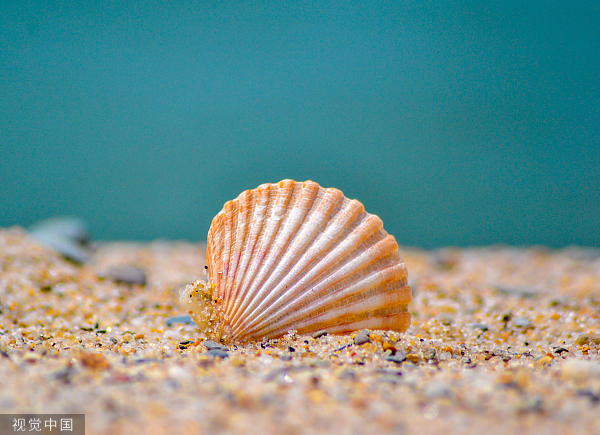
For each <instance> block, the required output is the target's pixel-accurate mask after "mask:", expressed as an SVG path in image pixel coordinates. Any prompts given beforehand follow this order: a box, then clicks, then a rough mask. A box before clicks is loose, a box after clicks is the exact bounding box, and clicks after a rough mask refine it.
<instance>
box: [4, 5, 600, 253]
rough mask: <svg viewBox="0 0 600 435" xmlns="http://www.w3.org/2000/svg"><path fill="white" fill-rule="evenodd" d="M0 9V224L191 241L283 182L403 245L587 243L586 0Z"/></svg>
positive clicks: (598, 207)
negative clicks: (245, 200) (73, 225)
mask: <svg viewBox="0 0 600 435" xmlns="http://www.w3.org/2000/svg"><path fill="white" fill-rule="evenodd" d="M0 5H1V6H0V23H1V26H0V115H1V116H0V187H1V188H0V226H2V227H6V226H11V225H16V224H18V225H22V226H29V225H30V224H32V223H33V222H35V221H37V220H40V219H43V218H47V217H51V216H56V215H76V216H80V217H82V218H84V219H85V220H86V221H87V222H88V223H89V225H90V229H91V232H92V235H93V237H94V238H96V239H104V240H113V239H126V240H134V239H135V240H151V239H156V238H167V239H179V238H182V239H189V240H204V239H205V238H206V233H207V231H208V227H209V225H210V221H211V219H212V217H213V216H214V215H215V214H216V213H217V212H218V211H219V210H220V209H221V207H222V205H223V203H224V202H225V201H227V200H229V199H232V198H234V197H235V196H237V195H238V194H239V193H240V192H241V191H243V190H245V189H250V188H254V187H256V186H257V185H259V184H261V183H265V182H276V181H279V180H280V179H283V178H293V179H296V180H306V179H311V180H314V181H317V182H318V183H320V184H321V185H322V186H325V187H337V188H339V189H341V190H343V191H344V193H345V194H346V196H348V197H350V198H356V199H358V200H360V201H361V202H363V203H364V204H365V207H366V209H367V211H369V212H370V213H374V214H378V215H379V216H381V218H382V219H383V221H384V223H385V228H386V229H387V230H388V232H390V233H392V234H394V235H395V236H396V238H397V239H398V241H399V243H401V244H404V245H414V246H422V247H425V248H433V247H438V246H446V245H457V246H466V245H484V244H494V243H507V244H519V245H522V244H527V245H528V244H545V245H549V246H555V247H559V246H565V245H570V244H579V245H591V246H600V170H599V169H598V168H599V167H600V3H598V2H597V1H589V2H586V1H577V2H574V1H562V2H561V1H528V2H523V1H513V0H503V1H485V2H479V1H472V2H471V1H453V2H444V1H435V0H432V1H401V0H400V1H399V0H395V1H367V0H364V1H346V2H341V1H339V2H336V1H329V2H327V1H323V2H316V1H294V2H285V1H273V2H268V1H265V2H252V1H233V2H227V1H218V2H196V1H174V2H162V1H145V2H139V1H138V2H130V1H127V0H124V1H118V2H116V1H114V2H108V1H96V2H75V1H52V2H50V1H48V2H36V1H28V2H19V1H10V2H9V1H5V0H2V1H1V3H0Z"/></svg>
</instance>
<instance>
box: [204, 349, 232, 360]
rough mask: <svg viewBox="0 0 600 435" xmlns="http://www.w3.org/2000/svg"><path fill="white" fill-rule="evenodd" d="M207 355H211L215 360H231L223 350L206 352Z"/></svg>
mask: <svg viewBox="0 0 600 435" xmlns="http://www.w3.org/2000/svg"><path fill="white" fill-rule="evenodd" d="M206 355H210V356H212V357H213V358H229V354H228V353H227V352H226V351H224V350H221V349H211V350H209V351H208V352H206Z"/></svg>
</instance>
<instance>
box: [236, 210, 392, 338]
mask: <svg viewBox="0 0 600 435" xmlns="http://www.w3.org/2000/svg"><path fill="white" fill-rule="evenodd" d="M361 216H362V219H360V218H361ZM356 220H360V221H361V222H366V225H359V226H357V227H356V228H355V229H354V231H352V232H351V233H350V234H349V235H347V236H346V237H345V238H344V240H343V242H342V243H340V244H339V245H337V246H336V247H334V249H333V250H331V251H330V252H329V253H328V254H327V255H326V256H325V258H323V259H322V260H321V261H320V262H319V264H317V265H316V267H315V268H314V269H313V270H311V271H310V272H308V273H306V274H305V275H304V276H303V277H302V278H301V279H300V280H299V281H298V282H297V283H296V284H294V285H293V286H292V287H290V288H289V289H288V291H287V292H286V293H285V294H283V295H282V296H280V298H279V299H278V300H277V301H276V302H275V303H274V304H273V305H272V306H271V307H270V308H269V309H268V310H266V311H265V312H264V313H261V319H260V320H261V321H264V320H263V319H264V318H266V317H267V316H268V315H269V314H271V313H272V312H273V311H274V310H276V309H277V308H278V306H280V305H281V304H282V303H284V304H285V305H284V309H290V307H291V305H292V304H293V303H294V301H295V300H296V295H297V294H299V293H302V292H303V291H304V290H306V289H309V288H310V289H311V294H312V293H314V292H315V285H314V284H313V282H315V281H319V280H321V281H322V282H324V281H325V280H326V279H328V278H330V276H331V274H329V275H327V276H323V274H326V272H327V270H329V269H330V268H331V267H332V266H333V265H334V264H342V260H343V259H344V258H345V257H348V256H350V255H354V253H355V252H356V249H357V248H358V247H359V246H360V244H361V243H363V242H364V240H365V239H367V238H368V237H370V236H371V235H372V234H374V233H376V232H377V231H378V230H379V228H380V227H381V225H382V222H381V220H380V219H379V218H378V217H377V216H374V215H370V214H368V213H366V212H361V213H360V214H359V215H358V216H357V218H356V219H355V220H354V221H356ZM390 237H392V236H390ZM348 251H350V253H348ZM361 258H362V261H363V262H366V261H368V259H369V258H371V257H365V256H363V257H361ZM359 262H360V260H357V261H356V262H354V263H352V264H351V265H350V266H348V265H347V264H346V266H345V268H344V269H338V270H337V271H334V272H332V273H333V274H337V275H336V276H339V274H340V273H345V272H346V271H347V270H351V267H352V266H353V265H355V264H359ZM346 263H348V261H346ZM343 267H344V266H342V268H343ZM330 282H331V280H330ZM304 295H305V297H308V294H307V293H304ZM280 309H281V308H280ZM253 323H256V322H253ZM261 323H262V322H261ZM234 329H235V328H234Z"/></svg>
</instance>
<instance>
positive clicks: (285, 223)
mask: <svg viewBox="0 0 600 435" xmlns="http://www.w3.org/2000/svg"><path fill="white" fill-rule="evenodd" d="M305 184H306V186H304V185H300V183H297V184H296V187H297V190H296V191H295V192H294V193H295V195H292V197H291V198H290V200H289V201H287V203H286V209H285V213H284V215H283V217H282V218H281V225H280V226H279V231H278V233H277V235H276V238H275V241H274V243H273V244H272V249H271V250H270V251H269V253H268V255H267V256H265V261H264V262H263V265H262V267H261V269H260V272H259V274H258V277H257V280H256V281H255V287H254V291H253V292H252V299H251V300H250V301H249V303H248V304H247V305H246V307H245V308H244V310H242V311H241V313H240V314H239V315H238V316H237V317H235V318H232V319H231V325H232V328H234V329H235V327H236V326H237V325H238V324H239V322H240V321H239V319H243V318H248V316H247V313H248V312H249V311H252V310H253V309H254V308H255V307H256V305H257V304H259V303H260V301H261V300H262V299H264V297H265V293H267V292H268V291H269V287H268V285H267V282H268V281H269V280H270V278H271V276H273V273H274V268H276V267H277V265H278V263H279V262H280V261H281V259H282V255H284V253H285V252H286V250H287V248H288V247H289V246H290V244H291V243H292V239H293V238H294V236H295V235H297V234H298V228H300V227H301V226H302V225H303V224H304V223H305V220H306V217H307V212H306V211H307V210H309V209H311V208H312V206H313V204H314V200H315V196H316V195H315V193H316V192H318V189H319V186H318V185H317V184H316V183H305Z"/></svg>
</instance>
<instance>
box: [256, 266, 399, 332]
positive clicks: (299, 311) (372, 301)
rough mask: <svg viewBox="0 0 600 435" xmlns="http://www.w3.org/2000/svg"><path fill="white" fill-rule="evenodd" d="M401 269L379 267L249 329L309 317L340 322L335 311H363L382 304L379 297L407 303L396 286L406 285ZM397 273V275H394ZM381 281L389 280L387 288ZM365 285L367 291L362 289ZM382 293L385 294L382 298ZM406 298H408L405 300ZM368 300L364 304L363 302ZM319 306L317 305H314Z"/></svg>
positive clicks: (288, 324)
mask: <svg viewBox="0 0 600 435" xmlns="http://www.w3.org/2000/svg"><path fill="white" fill-rule="evenodd" d="M402 273H404V274H405V273H406V268H405V267H403V266H401V265H392V266H390V267H388V268H385V269H383V270H381V271H379V273H378V274H376V275H368V276H366V277H364V278H363V279H361V280H359V281H356V282H354V283H352V284H351V285H349V286H347V287H345V288H342V289H341V290H339V291H336V292H333V293H330V294H327V295H326V296H322V295H321V297H315V298H313V299H312V300H310V301H307V302H306V303H305V304H304V305H303V306H301V307H296V308H295V309H294V310H293V311H292V310H290V311H291V315H286V314H285V313H286V311H284V314H283V315H282V316H281V318H280V319H278V320H274V321H273V322H272V323H270V324H269V325H267V326H266V327H264V328H263V329H262V330H254V331H252V332H253V333H258V334H260V333H261V332H263V331H264V330H265V329H268V328H273V329H274V328H277V327H286V328H288V329H289V328H290V327H292V326H293V327H294V329H296V326H301V324H302V323H301V322H299V321H297V319H299V318H300V319H303V320H302V321H311V320H314V319H315V318H321V319H325V320H327V319H330V318H331V319H336V318H337V319H338V320H339V322H340V323H342V322H343V321H342V320H341V318H340V315H339V311H341V310H343V311H346V312H347V315H356V314H360V313H363V312H368V311H372V307H371V306H375V307H377V306H382V303H383V301H387V305H392V306H394V305H398V306H400V305H407V304H408V303H409V302H410V298H409V296H408V294H406V293H405V292H402V291H398V289H403V288H406V287H407V286H406V280H405V279H403V278H402V275H401V274H402ZM399 276H400V279H398V278H399ZM385 284H390V285H389V286H388V287H387V288H386V286H385ZM366 289H369V290H368V291H365V290H366ZM382 294H384V295H386V294H387V295H389V297H388V298H387V299H386V297H385V296H381V295H382ZM407 299H408V300H407ZM364 301H368V305H365V304H364ZM318 306H321V308H317V309H316V307H318Z"/></svg>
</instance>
